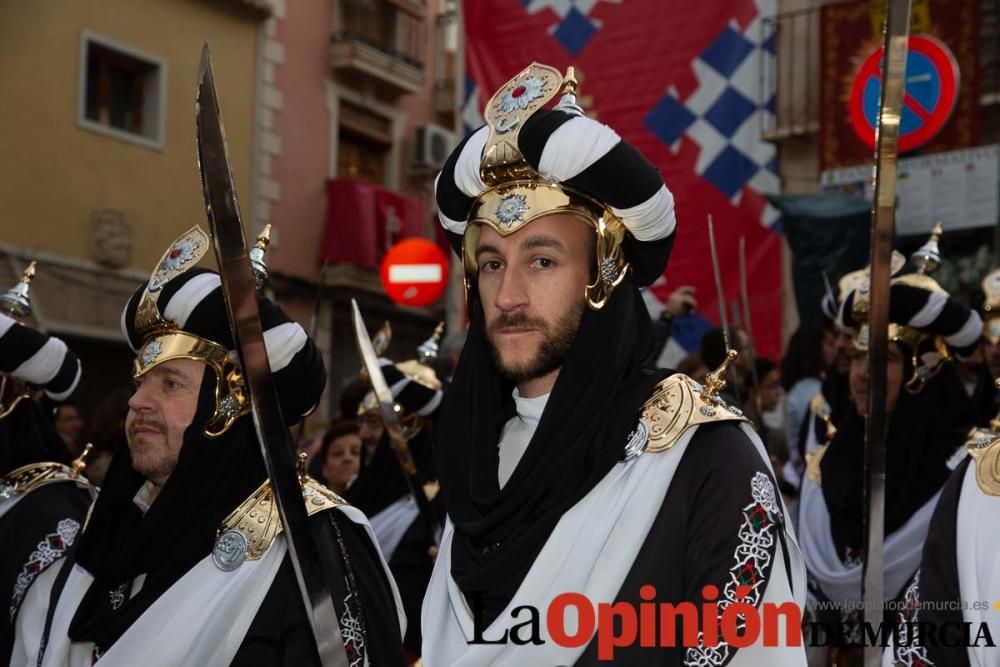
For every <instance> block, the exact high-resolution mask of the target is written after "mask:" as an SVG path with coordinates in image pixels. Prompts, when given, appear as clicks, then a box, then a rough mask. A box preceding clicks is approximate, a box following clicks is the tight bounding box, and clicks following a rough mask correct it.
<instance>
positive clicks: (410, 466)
mask: <svg viewBox="0 0 1000 667" xmlns="http://www.w3.org/2000/svg"><path fill="white" fill-rule="evenodd" d="M351 308H352V310H353V319H354V338H355V340H356V342H357V344H358V352H359V353H360V354H361V361H362V363H363V364H364V367H365V372H366V373H367V374H368V381H369V382H370V383H371V386H372V391H373V392H375V398H376V399H377V400H378V407H379V411H380V412H381V413H382V422H383V424H384V425H385V430H386V432H387V433H388V434H389V443H390V445H391V446H392V449H393V451H394V452H395V453H396V458H397V460H398V461H399V467H400V468H402V470H403V477H405V478H406V483H407V485H408V486H409V487H410V493H411V494H412V495H413V499H414V501H416V503H417V509H419V510H420V514H422V515H423V516H424V518H425V519H426V521H427V525H428V526H429V530H430V538H431V541H432V542H433V543H434V544H440V543H441V534H440V533H441V531H440V528H439V525H440V524H439V522H438V521H437V517H436V516H435V514H434V511H433V509H432V508H431V504H430V501H429V500H428V499H427V494H426V493H424V487H423V486H422V485H421V484H420V480H419V479H418V477H417V465H416V463H415V462H414V461H413V455H412V453H411V452H410V445H409V443H408V442H407V439H406V436H405V435H404V434H403V429H402V428H401V427H400V425H399V415H398V414H397V413H396V401H395V400H394V399H393V397H392V390H391V389H390V388H389V383H388V382H386V381H385V375H384V374H383V373H382V367H381V366H380V365H379V363H378V354H376V352H375V346H374V345H372V341H371V338H369V336H368V329H366V328H365V321H364V319H363V318H362V317H361V309H360V308H358V302H357V301H355V300H354V299H351Z"/></svg>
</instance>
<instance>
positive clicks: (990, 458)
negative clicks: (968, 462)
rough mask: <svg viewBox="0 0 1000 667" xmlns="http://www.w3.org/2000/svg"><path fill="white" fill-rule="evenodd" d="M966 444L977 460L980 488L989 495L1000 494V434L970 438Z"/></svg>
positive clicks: (977, 479) (977, 477)
mask: <svg viewBox="0 0 1000 667" xmlns="http://www.w3.org/2000/svg"><path fill="white" fill-rule="evenodd" d="M973 433H975V431H973ZM965 446H966V447H967V448H968V450H969V456H971V457H972V458H973V459H974V460H975V464H976V483H977V484H979V488H980V489H982V490H983V493H985V494H987V495H990V496H1000V435H997V434H996V433H991V434H989V435H983V437H980V438H978V439H976V438H970V439H969V441H968V442H967V443H966V445H965Z"/></svg>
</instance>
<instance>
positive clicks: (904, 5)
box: [862, 0, 910, 667]
mask: <svg viewBox="0 0 1000 667" xmlns="http://www.w3.org/2000/svg"><path fill="white" fill-rule="evenodd" d="M909 32H910V0H889V6H888V8H887V11H886V18H885V43H884V45H883V50H882V100H881V104H880V105H879V117H878V135H877V136H878V146H877V149H876V153H875V205H874V210H873V212H872V237H871V248H872V250H871V252H872V255H871V267H872V268H871V287H870V293H871V296H870V300H869V311H868V312H869V316H868V328H869V343H868V377H869V382H870V383H871V384H870V385H869V391H868V420H867V423H866V424H865V468H866V471H867V475H866V479H865V496H866V505H867V516H866V521H865V524H866V526H865V527H866V535H865V565H864V576H863V583H862V591H863V597H864V620H865V622H866V623H869V624H870V625H869V626H868V627H878V626H879V624H880V623H881V622H882V606H883V598H884V588H885V582H884V581H883V574H884V572H883V570H884V554H883V542H884V540H885V438H886V425H887V420H886V410H885V377H886V361H887V358H888V344H889V342H888V338H889V279H890V276H891V271H892V269H891V257H892V237H893V219H894V216H895V207H896V167H897V164H896V159H897V153H898V147H899V123H900V115H901V113H902V105H903V83H904V82H903V77H904V76H905V73H906V46H907V40H908V38H909ZM876 643H877V642H876ZM881 662H882V647H881V646H865V649H864V663H865V665H866V667H876V666H877V665H880V664H881Z"/></svg>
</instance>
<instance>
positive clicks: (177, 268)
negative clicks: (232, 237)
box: [134, 225, 211, 335]
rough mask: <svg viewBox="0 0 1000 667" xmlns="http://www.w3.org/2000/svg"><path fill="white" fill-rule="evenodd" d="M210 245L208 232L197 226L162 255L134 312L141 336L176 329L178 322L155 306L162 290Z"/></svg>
mask: <svg viewBox="0 0 1000 667" xmlns="http://www.w3.org/2000/svg"><path fill="white" fill-rule="evenodd" d="M210 247H211V241H210V239H209V238H208V234H206V233H205V232H203V231H202V229H201V227H199V226H198V225H195V226H194V227H192V228H191V229H189V230H187V231H186V232H184V233H183V234H181V236H180V237H178V238H177V240H176V241H174V242H173V243H171V244H170V247H169V248H167V250H166V251H165V252H164V253H163V256H162V257H160V261H159V262H157V263H156V268H155V269H154V270H153V273H152V275H150V277H149V282H148V283H147V285H146V289H145V290H143V292H142V296H141V297H140V298H139V305H138V306H137V308H136V311H135V322H134V324H135V330H136V332H138V333H139V335H146V334H148V333H150V332H151V331H155V330H170V329H177V325H176V324H174V323H173V322H168V321H167V320H165V319H163V315H162V314H161V313H160V309H159V308H157V306H156V299H157V297H158V296H159V291H160V290H161V289H162V288H163V286H164V285H166V284H167V283H168V282H170V281H171V280H173V279H174V278H176V277H177V276H179V275H180V274H182V273H184V272H185V271H187V270H188V269H190V268H191V267H193V266H194V265H195V264H197V263H198V262H199V261H201V258H202V257H204V256H205V253H206V252H208V249H209V248H210Z"/></svg>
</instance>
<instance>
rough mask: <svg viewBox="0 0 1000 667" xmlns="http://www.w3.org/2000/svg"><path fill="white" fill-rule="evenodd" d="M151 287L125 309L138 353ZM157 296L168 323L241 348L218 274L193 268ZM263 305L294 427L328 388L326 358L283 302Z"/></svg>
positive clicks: (126, 330)
mask: <svg viewBox="0 0 1000 667" xmlns="http://www.w3.org/2000/svg"><path fill="white" fill-rule="evenodd" d="M145 289H146V283H143V284H142V285H141V286H140V287H139V288H138V289H137V290H136V291H135V293H134V294H133V295H132V296H131V297H130V298H129V300H128V303H126V304H125V308H124V310H122V318H121V327H122V333H123V334H124V335H125V338H126V340H127V341H128V344H129V346H130V347H131V348H132V350H133V351H134V352H138V350H139V348H140V347H142V346H143V344H144V342H145V337H144V336H143V335H142V334H140V333H139V332H138V331H136V329H135V315H136V309H137V308H138V305H139V301H140V299H141V298H142V294H143V292H144V291H145ZM156 294H157V298H156V306H157V308H158V309H159V311H160V314H161V315H162V317H163V319H165V320H167V321H168V322H172V323H173V324H175V325H176V326H177V327H178V328H179V329H180V330H181V331H184V332H186V333H189V334H192V335H195V336H198V337H199V338H204V339H205V340H209V341H211V342H213V343H216V344H217V345H220V346H222V347H223V348H225V349H226V350H230V351H231V350H233V349H234V348H235V343H234V341H233V335H232V331H231V329H230V326H229V318H228V314H227V312H226V304H225V299H224V297H223V293H222V282H221V279H220V278H219V274H218V273H216V272H214V271H209V270H207V269H198V268H196V269H191V270H189V271H186V272H184V273H182V274H180V275H179V276H177V277H175V278H173V279H172V280H170V281H169V282H168V283H166V284H165V285H164V286H163V287H162V288H161V289H160V290H159V291H158V292H157V293H156ZM257 305H258V308H259V309H260V319H261V326H262V328H263V330H264V346H265V348H266V349H267V357H268V361H269V362H270V365H271V373H272V374H273V375H274V381H275V385H276V386H277V389H278V398H279V402H280V404H281V410H282V415H283V416H284V418H285V421H286V422H287V423H288V424H294V423H296V422H297V421H299V419H300V418H301V417H304V416H305V415H308V414H309V413H311V412H312V411H313V410H314V409H315V408H316V406H317V405H318V403H319V400H320V397H321V395H322V393H323V389H324V387H325V386H326V369H325V367H324V365H323V358H322V356H321V354H320V351H319V349H318V348H317V346H316V344H315V343H314V342H313V341H312V339H310V338H309V336H308V335H307V334H306V332H305V330H304V329H303V328H302V327H301V326H300V325H299V324H298V323H297V322H295V321H293V320H292V319H291V318H289V317H288V315H287V314H286V313H285V311H284V310H282V308H281V307H280V306H279V305H278V304H276V303H274V302H273V301H270V300H268V299H266V298H264V297H262V296H259V295H258V297H257ZM151 335H152V334H147V337H148V336H151Z"/></svg>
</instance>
